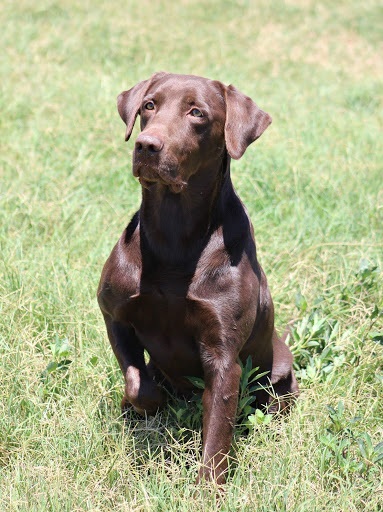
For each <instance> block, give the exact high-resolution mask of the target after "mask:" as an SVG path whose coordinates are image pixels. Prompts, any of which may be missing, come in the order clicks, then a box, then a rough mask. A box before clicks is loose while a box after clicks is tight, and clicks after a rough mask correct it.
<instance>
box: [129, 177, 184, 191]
mask: <svg viewBox="0 0 383 512" xmlns="http://www.w3.org/2000/svg"><path fill="white" fill-rule="evenodd" d="M138 181H139V182H140V184H141V187H142V188H144V189H146V190H152V189H153V188H155V187H156V185H162V186H165V187H167V188H169V190H170V191H171V192H172V193H173V194H180V193H181V192H182V191H183V190H184V189H185V188H186V183H185V182H174V181H173V182H169V181H165V180H161V179H159V180H152V179H146V178H144V177H142V176H139V178H138Z"/></svg>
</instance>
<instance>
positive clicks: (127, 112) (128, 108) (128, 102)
mask: <svg viewBox="0 0 383 512" xmlns="http://www.w3.org/2000/svg"><path fill="white" fill-rule="evenodd" d="M167 74H168V73H166V72H165V71H159V72H158V73H154V75H152V76H151V78H149V80H143V81H142V82H139V83H138V84H136V85H135V86H134V87H132V88H131V89H129V90H128V91H124V92H122V93H121V94H119V95H118V97H117V109H118V113H119V114H120V116H121V119H122V120H123V121H124V123H125V124H126V132H125V140H126V141H128V140H129V138H130V136H131V134H132V130H133V126H134V123H135V121H136V117H137V115H138V114H139V113H140V106H141V103H142V100H143V98H144V96H145V93H146V91H147V90H148V88H149V85H150V84H152V83H153V82H154V81H156V80H159V79H160V78H163V77H164V76H165V75H167Z"/></svg>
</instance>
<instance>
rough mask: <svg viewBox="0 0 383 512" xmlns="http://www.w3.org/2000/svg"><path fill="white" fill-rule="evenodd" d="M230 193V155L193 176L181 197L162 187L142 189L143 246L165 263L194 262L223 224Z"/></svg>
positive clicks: (141, 222) (141, 219) (155, 186)
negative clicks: (224, 205) (224, 206)
mask: <svg viewBox="0 0 383 512" xmlns="http://www.w3.org/2000/svg"><path fill="white" fill-rule="evenodd" d="M231 191H233V187H232V184H231V179H230V157H229V156H228V155H225V156H224V158H223V159H220V160H219V161H218V162H216V163H215V165H213V166H210V168H209V169H200V170H199V171H198V172H197V173H195V174H194V175H193V176H191V178H190V179H189V181H188V184H187V186H186V187H185V189H184V190H183V191H182V192H180V193H178V194H175V193H173V192H172V191H171V190H170V188H169V187H167V186H165V185H163V184H160V183H158V184H157V183H156V184H153V185H152V186H151V187H150V189H145V188H143V189H142V203H141V208H140V224H141V243H143V244H145V245H146V248H147V249H149V251H150V252H151V253H152V255H153V257H155V258H157V259H159V260H162V262H164V263H169V264H177V262H178V261H181V262H185V261H190V260H192V259H194V258H195V257H197V256H198V255H199V254H200V253H201V251H202V250H203V248H204V246H205V244H206V241H207V240H208V238H209V236H210V234H211V233H212V231H214V230H215V229H217V227H218V226H219V225H220V224H221V222H222V209H223V202H224V201H225V197H226V196H229V195H230V193H231ZM233 192H234V191H233Z"/></svg>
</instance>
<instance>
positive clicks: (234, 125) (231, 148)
mask: <svg viewBox="0 0 383 512" xmlns="http://www.w3.org/2000/svg"><path fill="white" fill-rule="evenodd" d="M225 97H226V123H225V142H226V149H227V151H228V153H229V155H230V156H231V157H232V158H234V159H235V160H238V159H239V158H241V156H242V155H243V153H244V152H245V151H246V148H247V146H249V145H250V144H251V143H252V142H254V141H255V140H256V139H258V137H260V136H261V135H262V133H263V132H264V131H265V130H266V128H267V127H268V126H269V124H270V123H271V116H269V114H268V113H267V112H264V111H263V110H261V109H260V108H259V107H258V106H257V105H256V104H255V103H254V101H253V100H252V99H251V98H249V97H248V96H245V95H244V94H242V93H241V92H240V91H238V89H236V88H235V87H234V86H233V85H229V86H228V87H226V88H225Z"/></svg>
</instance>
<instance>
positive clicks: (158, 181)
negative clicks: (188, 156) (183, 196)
mask: <svg viewBox="0 0 383 512" xmlns="http://www.w3.org/2000/svg"><path fill="white" fill-rule="evenodd" d="M166 174H167V173H166ZM166 174H165V175H164V173H163V172H161V171H159V170H157V169H152V168H149V167H147V166H134V168H133V175H134V176H135V177H136V178H138V181H139V182H140V184H141V186H142V188H144V189H146V190H152V189H153V188H156V186H158V185H161V186H165V187H167V188H169V190H170V191H171V192H172V193H173V194H180V193H181V192H182V191H183V190H185V188H186V186H187V183H186V182H185V181H183V180H182V179H181V178H171V177H169V176H167V175H166Z"/></svg>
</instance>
